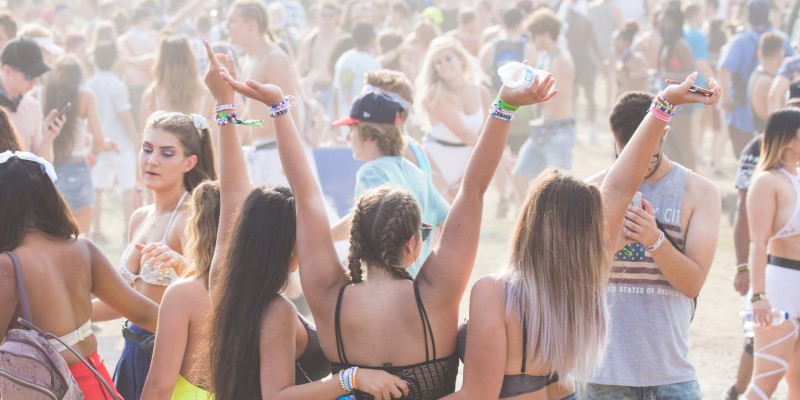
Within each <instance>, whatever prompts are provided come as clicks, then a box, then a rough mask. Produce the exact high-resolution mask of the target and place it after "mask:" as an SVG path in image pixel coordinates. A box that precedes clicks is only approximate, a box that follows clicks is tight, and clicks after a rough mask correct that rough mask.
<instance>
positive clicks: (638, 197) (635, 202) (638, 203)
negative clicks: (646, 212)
mask: <svg viewBox="0 0 800 400" xmlns="http://www.w3.org/2000/svg"><path fill="white" fill-rule="evenodd" d="M631 206H633V207H639V208H644V207H643V206H642V192H636V194H634V195H633V199H632V200H631Z"/></svg>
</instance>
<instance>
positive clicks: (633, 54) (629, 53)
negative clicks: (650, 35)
mask: <svg viewBox="0 0 800 400" xmlns="http://www.w3.org/2000/svg"><path fill="white" fill-rule="evenodd" d="M638 31H639V24H638V23H637V22H636V21H634V20H632V19H629V20H627V21H625V23H624V24H623V27H622V29H621V30H618V31H616V32H614V54H615V55H616V57H617V60H616V63H615V68H614V69H615V74H614V76H615V77H616V81H617V85H616V89H617V90H616V96H617V97H619V96H621V95H622V94H623V93H626V92H633V91H644V90H647V88H648V84H649V83H650V74H649V73H648V72H647V69H648V66H647V59H646V58H645V56H644V54H642V53H640V52H638V51H636V50H635V49H634V48H633V41H634V38H635V37H636V32H638Z"/></svg>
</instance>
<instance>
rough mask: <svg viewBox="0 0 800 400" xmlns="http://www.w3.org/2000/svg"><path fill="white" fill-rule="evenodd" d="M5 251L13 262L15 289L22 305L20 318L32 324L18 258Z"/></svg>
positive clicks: (12, 253) (26, 291) (11, 252)
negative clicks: (15, 279) (15, 280)
mask: <svg viewBox="0 0 800 400" xmlns="http://www.w3.org/2000/svg"><path fill="white" fill-rule="evenodd" d="M5 253H6V254H8V256H9V257H11V262H12V263H14V275H16V277H17V290H18V291H19V303H20V305H21V306H22V318H23V319H24V320H26V321H28V322H30V323H31V324H32V323H33V318H31V306H30V304H29V303H28V290H27V289H26V288H25V278H24V277H23V276H22V266H21V265H20V264H19V258H17V255H16V254H15V253H14V252H13V251H6V252H5Z"/></svg>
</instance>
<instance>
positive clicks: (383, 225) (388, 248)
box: [348, 187, 421, 283]
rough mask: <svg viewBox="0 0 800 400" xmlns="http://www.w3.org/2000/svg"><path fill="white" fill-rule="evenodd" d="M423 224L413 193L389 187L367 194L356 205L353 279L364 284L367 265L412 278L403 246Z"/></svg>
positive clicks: (351, 257) (352, 239)
mask: <svg viewBox="0 0 800 400" xmlns="http://www.w3.org/2000/svg"><path fill="white" fill-rule="evenodd" d="M420 223H421V217H420V212H419V206H418V205H417V201H416V200H415V199H414V197H413V196H412V195H411V194H410V193H408V192H405V191H402V190H397V189H394V188H388V187H379V188H376V189H373V190H371V191H369V192H367V193H365V194H364V195H363V196H362V197H361V198H360V199H359V201H358V204H357V205H356V208H355V211H354V215H353V227H352V229H351V231H350V254H349V255H348V269H349V270H350V280H351V281H352V282H353V283H359V282H363V281H364V270H363V263H369V264H371V265H373V266H374V267H377V268H383V269H385V270H387V271H389V272H391V273H392V274H393V275H395V276H396V277H398V278H401V279H412V277H411V275H410V274H409V273H408V271H407V270H406V267H407V265H404V259H405V257H404V255H403V252H404V251H403V246H405V244H406V242H407V241H408V240H409V239H410V238H412V237H413V236H414V235H417V234H418V232H419V226H420Z"/></svg>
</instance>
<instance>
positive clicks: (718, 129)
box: [705, 0, 728, 176]
mask: <svg viewBox="0 0 800 400" xmlns="http://www.w3.org/2000/svg"><path fill="white" fill-rule="evenodd" d="M713 1H715V0H711V1H707V2H706V9H709V8H712V7H711V6H710V5H709V4H710V3H711V2H713ZM724 26H725V21H724V20H722V19H712V20H711V21H709V23H708V63H709V65H711V68H713V69H714V76H717V75H718V74H719V59H720V56H721V53H722V49H723V47H724V46H725V45H726V44H727V43H728V36H727V34H726V33H725V29H724ZM705 110H706V119H705V123H707V126H710V127H711V130H712V132H713V134H712V139H711V169H712V171H713V172H714V174H715V175H717V176H719V175H721V174H722V172H723V171H722V154H723V151H724V149H725V146H726V144H727V143H726V142H727V140H728V130H727V126H726V125H725V123H724V121H723V120H724V116H723V115H722V114H723V111H722V104H721V103H720V104H717V105H716V106H715V107H710V108H706V109H705Z"/></svg>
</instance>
